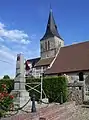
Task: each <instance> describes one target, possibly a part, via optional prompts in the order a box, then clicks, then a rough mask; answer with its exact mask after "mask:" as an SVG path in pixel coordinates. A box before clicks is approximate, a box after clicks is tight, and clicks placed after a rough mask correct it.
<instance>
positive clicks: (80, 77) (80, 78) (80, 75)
mask: <svg viewBox="0 0 89 120" xmlns="http://www.w3.org/2000/svg"><path fill="white" fill-rule="evenodd" d="M83 80H84V77H83V72H80V73H79V81H83Z"/></svg>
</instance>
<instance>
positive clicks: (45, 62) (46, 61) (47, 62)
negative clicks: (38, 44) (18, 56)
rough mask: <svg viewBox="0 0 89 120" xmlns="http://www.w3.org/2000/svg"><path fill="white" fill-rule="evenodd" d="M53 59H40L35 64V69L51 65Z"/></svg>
mask: <svg viewBox="0 0 89 120" xmlns="http://www.w3.org/2000/svg"><path fill="white" fill-rule="evenodd" d="M53 59H54V57H52V58H46V59H40V60H39V61H38V62H37V63H36V64H35V67H39V66H48V65H50V64H51V62H52V61H53Z"/></svg>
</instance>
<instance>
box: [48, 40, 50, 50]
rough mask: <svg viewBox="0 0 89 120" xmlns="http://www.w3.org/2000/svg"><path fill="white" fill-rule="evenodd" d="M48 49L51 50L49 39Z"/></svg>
mask: <svg viewBox="0 0 89 120" xmlns="http://www.w3.org/2000/svg"><path fill="white" fill-rule="evenodd" d="M48 50H50V42H49V41H48Z"/></svg>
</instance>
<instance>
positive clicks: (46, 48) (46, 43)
mask: <svg viewBox="0 0 89 120" xmlns="http://www.w3.org/2000/svg"><path fill="white" fill-rule="evenodd" d="M45 50H47V42H45Z"/></svg>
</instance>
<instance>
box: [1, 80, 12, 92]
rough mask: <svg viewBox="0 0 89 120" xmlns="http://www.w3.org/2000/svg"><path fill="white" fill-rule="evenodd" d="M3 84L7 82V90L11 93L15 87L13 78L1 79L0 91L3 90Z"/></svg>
mask: <svg viewBox="0 0 89 120" xmlns="http://www.w3.org/2000/svg"><path fill="white" fill-rule="evenodd" d="M2 84H5V85H6V86H7V91H8V93H10V92H11V91H12V90H13V89H14V80H11V79H8V80H6V79H1V80H0V91H1V86H2Z"/></svg>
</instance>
